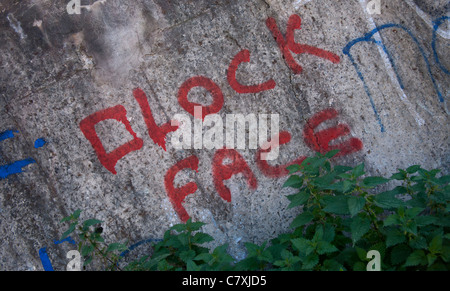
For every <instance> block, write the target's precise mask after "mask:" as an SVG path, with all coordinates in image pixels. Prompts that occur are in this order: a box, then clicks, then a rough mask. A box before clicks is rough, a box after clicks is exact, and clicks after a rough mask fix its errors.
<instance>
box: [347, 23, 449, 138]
mask: <svg viewBox="0 0 450 291" xmlns="http://www.w3.org/2000/svg"><path fill="white" fill-rule="evenodd" d="M438 24H439V25H440V23H438ZM388 28H398V29H402V30H404V31H406V32H407V33H408V34H409V36H410V37H411V39H412V40H413V41H414V42H415V43H416V45H417V47H418V48H419V51H420V53H421V54H422V57H423V59H424V60H425V63H426V66H427V69H428V74H429V75H430V77H431V81H432V82H433V86H434V88H435V90H436V92H437V95H438V97H439V101H440V102H444V98H443V96H442V93H441V91H440V90H439V88H438V86H437V83H436V80H435V78H434V77H433V74H432V72H431V65H430V62H429V60H428V58H427V56H426V54H425V51H424V49H423V48H422V46H421V45H420V43H419V41H418V40H417V38H416V37H415V36H414V34H413V33H412V32H411V31H410V30H409V29H408V28H406V27H404V26H402V25H399V24H385V25H382V26H379V27H376V28H375V29H373V30H372V31H370V32H368V33H366V34H365V35H364V36H363V37H361V38H357V39H354V40H352V41H351V42H349V43H348V44H347V45H346V46H345V47H344V49H343V53H344V54H345V55H347V56H348V57H349V59H350V61H351V62H352V64H353V66H354V67H355V70H356V72H357V74H358V77H359V78H360V79H361V81H362V82H363V85H364V90H365V91H366V94H367V96H368V97H369V100H370V104H371V105H372V109H373V111H374V114H375V117H376V119H377V122H378V124H379V125H380V127H381V132H385V127H384V125H383V122H382V120H381V117H380V115H379V113H378V110H377V108H376V105H375V102H374V100H373V97H372V93H371V92H370V89H369V86H368V85H367V82H366V80H365V79H364V76H363V74H362V72H361V70H360V69H359V66H358V64H357V63H356V61H355V59H354V58H353V56H352V54H351V53H350V50H351V48H352V47H353V46H354V45H356V44H358V43H360V42H370V43H374V44H376V45H378V46H380V47H381V48H382V49H383V51H384V52H385V53H386V55H387V57H388V59H389V62H390V63H391V65H392V68H393V69H394V72H395V74H396V76H397V80H398V82H399V84H400V87H401V88H402V89H404V85H403V81H402V79H401V78H400V75H399V73H398V70H397V66H396V65H395V62H394V59H393V58H392V56H391V54H390V53H389V51H388V49H387V48H386V46H385V45H384V44H383V43H382V42H380V41H377V40H376V39H375V38H373V36H374V35H375V34H376V33H379V32H381V31H382V30H384V29H388Z"/></svg>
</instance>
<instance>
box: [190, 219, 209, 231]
mask: <svg viewBox="0 0 450 291" xmlns="http://www.w3.org/2000/svg"><path fill="white" fill-rule="evenodd" d="M204 225H206V223H204V222H201V221H197V222H192V220H191V218H189V220H188V221H187V222H186V230H187V231H197V230H200V228H202V227H203V226H204Z"/></svg>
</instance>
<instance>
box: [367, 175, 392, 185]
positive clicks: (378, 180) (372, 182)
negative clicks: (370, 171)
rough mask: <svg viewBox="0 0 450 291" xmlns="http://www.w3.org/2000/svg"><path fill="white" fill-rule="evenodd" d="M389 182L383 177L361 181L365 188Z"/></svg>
mask: <svg viewBox="0 0 450 291" xmlns="http://www.w3.org/2000/svg"><path fill="white" fill-rule="evenodd" d="M389 181H390V180H389V179H386V178H383V177H367V178H365V179H364V180H363V184H364V186H366V187H375V186H378V185H381V184H385V183H387V182H389Z"/></svg>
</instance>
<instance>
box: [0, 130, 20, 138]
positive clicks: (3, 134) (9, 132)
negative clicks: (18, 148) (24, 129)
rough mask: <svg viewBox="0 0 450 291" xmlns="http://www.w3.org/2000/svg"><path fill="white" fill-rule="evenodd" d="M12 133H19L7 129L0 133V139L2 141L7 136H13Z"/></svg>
mask: <svg viewBox="0 0 450 291" xmlns="http://www.w3.org/2000/svg"><path fill="white" fill-rule="evenodd" d="M14 133H19V132H18V131H16V130H8V131H5V132H2V133H0V141H4V140H6V139H8V138H13V137H14Z"/></svg>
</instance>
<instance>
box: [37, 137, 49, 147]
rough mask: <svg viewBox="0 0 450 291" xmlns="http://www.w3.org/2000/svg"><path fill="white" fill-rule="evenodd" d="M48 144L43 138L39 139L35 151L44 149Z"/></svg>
mask: <svg viewBox="0 0 450 291" xmlns="http://www.w3.org/2000/svg"><path fill="white" fill-rule="evenodd" d="M46 143H47V142H46V141H45V139H43V138H40V139H37V140H36V141H35V142H34V148H35V149H38V148H41V147H43V146H44V145H45V144H46Z"/></svg>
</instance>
